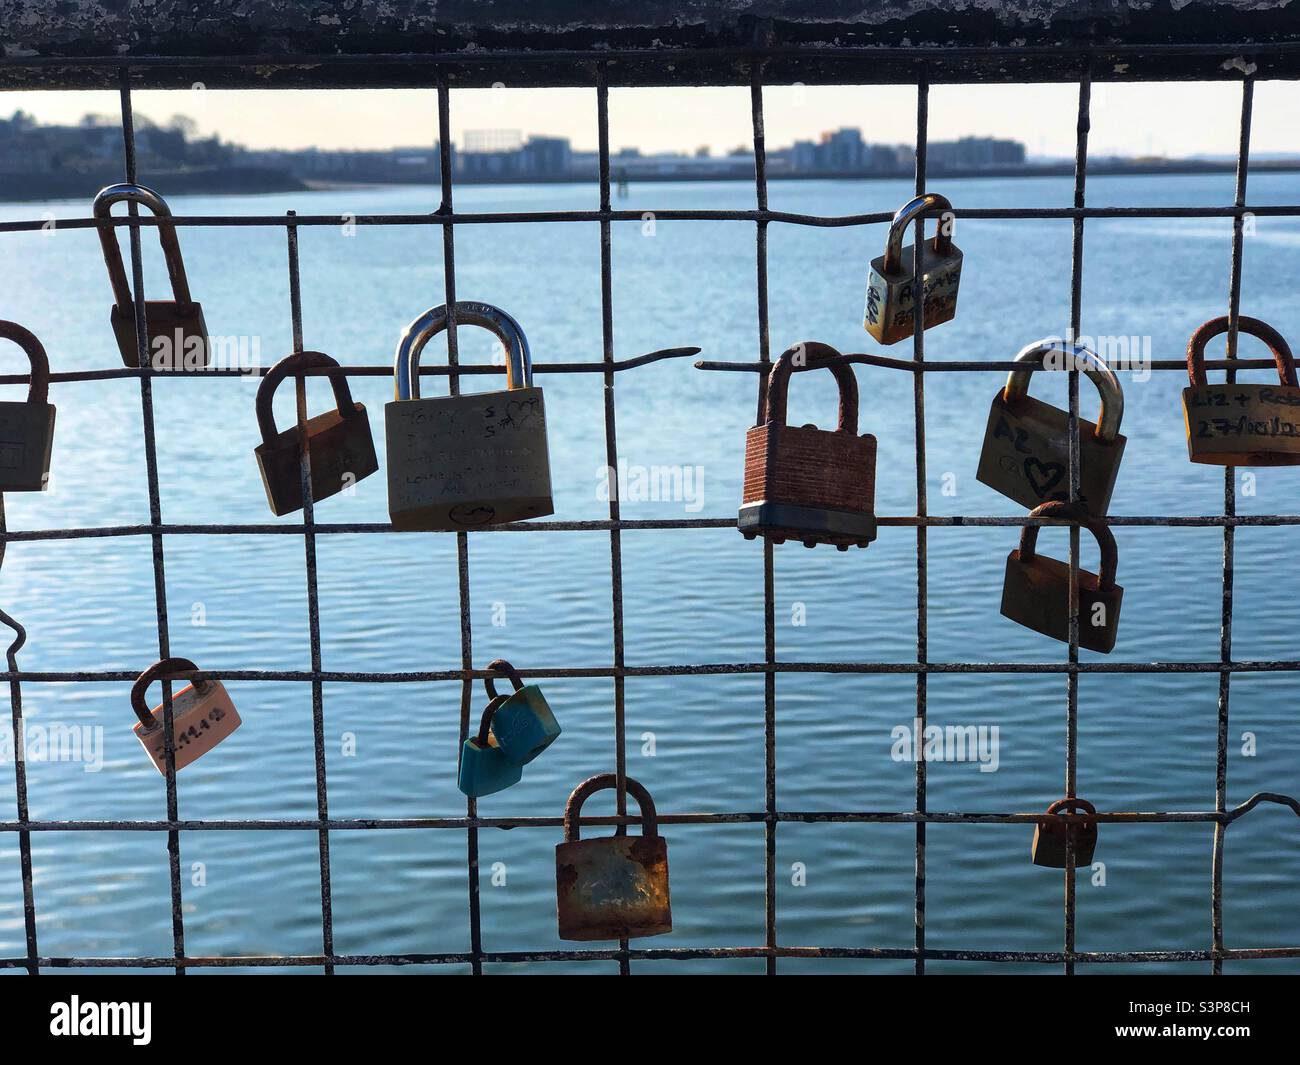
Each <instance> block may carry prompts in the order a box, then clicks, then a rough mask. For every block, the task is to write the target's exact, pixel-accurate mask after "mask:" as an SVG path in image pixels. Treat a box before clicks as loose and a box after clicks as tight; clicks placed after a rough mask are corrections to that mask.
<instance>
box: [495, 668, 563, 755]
mask: <svg viewBox="0 0 1300 1065" xmlns="http://www.w3.org/2000/svg"><path fill="white" fill-rule="evenodd" d="M559 734H560V723H559V722H558V721H556V720H555V715H554V714H553V713H551V708H550V706H549V705H548V704H547V702H546V696H544V695H543V694H542V689H541V688H539V687H538V686H537V685H536V684H526V685H524V686H523V687H522V688H520V689H519V690H518V691H516V692H515V693H514V694H512V695H510V696H508V697H507V698H506V701H505V702H503V703H502V704H501V705H500V706H498V707H497V709H496V713H494V714H493V715H492V735H493V736H494V737H495V738H496V741H497V746H498V747H499V748H500V749H501V754H502V755H503V756H504V757H505V759H506V761H508V762H512V763H514V764H515V765H519V766H524V765H527V764H528V763H529V762H531V761H532V760H533V759H534V758H536V757H537V756H538V755H539V754H541V753H542V752H543V751H544V750H546V748H547V747H549V746H550V745H551V744H552V743H554V742H555V739H556V737H557V736H559Z"/></svg>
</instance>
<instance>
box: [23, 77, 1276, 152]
mask: <svg viewBox="0 0 1300 1065" xmlns="http://www.w3.org/2000/svg"><path fill="white" fill-rule="evenodd" d="M1092 97H1093V99H1092V133H1091V140H1090V152H1091V153H1092V154H1093V155H1098V156H1100V155H1108V154H1117V155H1141V154H1156V155H1168V156H1180V155H1231V154H1235V152H1236V146H1237V126H1238V122H1239V118H1240V108H1241V85H1240V83H1236V82H1196V83H1184V84H1175V83H1152V84H1145V85H1140V84H1108V83H1098V84H1096V85H1094V86H1093V94H1092ZM134 101H135V108H136V111H137V112H138V113H140V114H143V115H146V116H148V117H149V118H151V119H153V120H154V121H157V122H160V123H162V122H166V121H167V120H168V119H170V118H171V116H172V115H174V114H177V113H182V114H187V115H189V116H190V117H191V118H193V119H194V120H195V121H196V122H197V123H198V126H199V131H200V133H202V134H210V133H219V134H220V135H221V136H222V137H223V138H224V139H227V140H233V141H236V142H239V143H242V144H245V145H247V146H248V147H250V148H304V147H310V146H313V145H315V146H317V147H321V148H388V147H394V146H404V147H405V146H413V145H420V144H427V143H430V142H432V141H433V140H434V139H435V138H436V136H437V110H436V100H435V94H434V93H433V91H432V90H411V89H403V90H317V91H289V90H255V91H242V92H234V91H223V90H205V89H202V88H195V89H190V90H175V91H152V92H137V93H135V94H134ZM1077 101H1078V88H1077V86H1076V85H1066V84H1062V85H936V86H933V87H932V88H931V90H930V136H931V138H932V139H934V140H947V139H952V138H956V137H959V136H962V135H966V134H971V135H977V136H1002V137H1014V138H1016V139H1019V140H1023V141H1024V142H1025V143H1026V145H1027V146H1028V148H1029V152H1030V154H1031V155H1053V156H1068V155H1072V154H1073V151H1074V126H1075V115H1076V108H1077ZM764 103H765V111H766V117H767V143H768V147H769V148H772V149H775V148H782V147H785V146H787V145H789V144H790V142H791V141H794V140H796V139H808V138H813V139H815V138H816V137H817V135H818V134H820V133H821V132H822V131H824V130H830V129H836V128H838V127H840V126H858V127H860V128H861V129H862V131H863V135H864V137H865V138H866V139H867V140H868V141H875V142H883V143H908V144H910V143H911V142H912V139H913V134H914V128H915V114H916V91H915V89H914V88H912V87H907V86H904V87H896V86H867V87H858V88H844V87H838V86H835V87H822V86H812V87H804V86H798V85H796V86H768V87H766V88H765V89H764ZM19 108H21V109H22V110H25V111H28V112H31V113H32V114H34V115H35V116H36V117H37V118H38V119H39V120H40V121H43V122H75V121H76V120H77V119H79V118H80V117H81V116H82V115H83V114H85V113H86V112H97V113H101V114H107V115H114V116H115V115H116V114H117V113H118V96H117V93H115V92H8V93H4V94H3V95H2V96H0V114H2V115H4V116H6V117H7V116H8V115H10V114H11V113H12V112H13V111H14V110H16V109H19ZM451 116H452V132H453V141H455V142H457V143H459V142H461V140H462V139H463V136H464V132H465V131H466V130H476V129H515V130H520V131H521V132H522V133H524V134H525V135H527V134H531V133H537V134H553V135H557V136H564V137H568V138H570V140H572V142H573V144H574V147H575V148H578V149H594V148H595V146H596V105H595V93H594V91H592V90H588V89H510V88H508V87H499V88H495V89H458V90H453V92H452V99H451ZM610 144H611V147H612V148H613V149H614V150H617V149H619V148H620V147H624V146H627V147H632V146H637V147H640V148H642V149H643V150H645V151H671V150H683V151H694V150H695V149H696V148H698V147H700V146H702V145H708V146H709V147H710V148H711V149H713V151H714V152H725V151H727V150H729V149H731V148H734V147H737V146H739V145H742V144H743V145H746V146H747V145H749V144H750V118H749V90H748V88H747V87H737V88H703V89H701V88H693V89H688V88H669V89H611V90H610ZM1251 146H1252V150H1253V151H1254V152H1256V153H1268V152H1300V85H1297V84H1295V83H1287V82H1261V83H1258V84H1257V85H1256V88H1255V106H1254V121H1253V132H1252V139H1251Z"/></svg>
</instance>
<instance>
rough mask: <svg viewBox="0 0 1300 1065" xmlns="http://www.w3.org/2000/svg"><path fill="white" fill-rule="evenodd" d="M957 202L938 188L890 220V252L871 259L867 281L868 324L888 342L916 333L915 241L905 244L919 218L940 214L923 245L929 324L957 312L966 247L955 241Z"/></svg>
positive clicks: (922, 267)
mask: <svg viewBox="0 0 1300 1065" xmlns="http://www.w3.org/2000/svg"><path fill="white" fill-rule="evenodd" d="M951 212H952V204H950V203H949V202H948V200H947V198H946V197H944V196H940V195H939V194H938V193H934V192H927V193H925V194H924V195H921V196H917V197H916V198H915V199H913V200H909V201H908V202H907V203H905V204H903V206H902V207H900V208H899V209H898V211H897V212H895V214H894V220H893V221H892V222H891V223H890V225H889V238H888V240H887V242H886V244H885V254H884V255H881V256H879V257H878V258H876V259H873V260H872V261H871V277H870V279H869V280H868V281H867V307H866V311H865V312H864V314H863V320H862V326H863V328H864V329H866V331H867V332H868V333H870V334H871V335H872V336H873V337H875V338H876V339H877V340H878V341H880V343H882V344H896V343H898V341H900V340H905V339H907V338H908V337H910V336H911V335H912V333H913V332H915V329H916V323H915V322H914V321H913V318H914V317H915V313H916V308H915V307H913V303H914V302H915V295H914V293H913V291H912V289H913V285H912V279H913V278H914V277H915V276H916V275H915V273H914V269H913V258H912V257H913V245H910V244H909V245H908V246H907V247H906V248H905V247H903V239H904V238H905V237H906V236H907V228H908V226H910V225H911V224H912V223H913V222H915V221H916V220H917V219H918V218H925V217H927V216H929V215H934V214H937V215H939V216H940V217H939V227H938V229H937V231H936V232H935V234H934V241H933V242H932V243H924V244H922V245H921V248H920V252H921V254H920V260H921V261H920V263H919V266H920V270H921V286H922V290H923V293H924V296H925V322H924V325H923V328H924V329H931V328H933V327H934V326H936V325H941V324H942V323H944V322H947V321H949V320H950V319H951V318H952V317H953V315H955V314H956V313H957V286H958V285H959V284H960V283H961V249H960V248H958V247H957V245H955V244H954V243H953V242H952V229H953V222H954V219H953V216H952V213H951Z"/></svg>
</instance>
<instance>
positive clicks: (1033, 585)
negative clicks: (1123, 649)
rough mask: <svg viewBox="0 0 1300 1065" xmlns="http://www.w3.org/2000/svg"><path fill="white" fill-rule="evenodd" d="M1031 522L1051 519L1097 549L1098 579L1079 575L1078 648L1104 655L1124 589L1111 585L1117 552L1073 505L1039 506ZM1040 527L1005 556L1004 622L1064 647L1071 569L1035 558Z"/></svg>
mask: <svg viewBox="0 0 1300 1065" xmlns="http://www.w3.org/2000/svg"><path fill="white" fill-rule="evenodd" d="M1029 516H1030V517H1031V518H1052V519H1054V520H1057V521H1065V522H1069V523H1070V524H1071V525H1078V526H1080V527H1082V528H1086V529H1089V530H1090V531H1091V532H1092V534H1093V535H1094V536H1095V537H1096V538H1097V544H1098V546H1099V547H1100V548H1101V573H1100V574H1097V573H1090V572H1088V571H1087V570H1085V569H1080V570H1079V646H1080V647H1086V648H1088V650H1090V651H1100V652H1101V653H1102V654H1108V653H1109V652H1110V651H1112V650H1113V649H1114V647H1115V635H1116V633H1117V632H1118V631H1119V607H1120V602H1121V600H1122V599H1123V598H1124V589H1123V588H1121V587H1120V586H1119V585H1118V584H1116V583H1115V570H1116V568H1117V567H1118V565H1119V551H1118V549H1117V548H1116V546H1115V537H1114V536H1112V535H1111V531H1110V529H1109V527H1107V525H1106V523H1105V522H1104V521H1102V520H1101V519H1099V518H1097V517H1096V516H1094V515H1092V514H1089V513H1088V512H1087V511H1086V510H1084V509H1083V508H1082V507H1080V506H1077V505H1075V504H1072V503H1061V502H1050V503H1043V504H1042V505H1041V506H1038V507H1035V508H1034V509H1033V510H1032V511H1030V513H1029ZM1038 528H1039V527H1038V526H1037V525H1026V526H1024V527H1023V528H1022V529H1021V531H1020V547H1019V549H1018V550H1015V551H1012V552H1011V554H1009V555H1008V556H1007V571H1006V578H1005V580H1004V582H1003V585H1002V616H1003V617H1005V618H1010V619H1011V620H1012V621H1014V622H1016V623H1017V624H1019V625H1024V626H1025V627H1026V628H1029V629H1033V630H1034V631H1035V632H1041V633H1042V634H1043V635H1044V636H1050V637H1052V639H1054V640H1060V641H1061V642H1062V643H1065V642H1067V641H1068V640H1069V638H1070V636H1069V632H1070V567H1069V565H1068V564H1066V563H1064V562H1061V561H1060V560H1059V559H1055V558H1046V557H1044V556H1043V555H1040V554H1037V553H1036V552H1035V547H1036V545H1037V542H1038Z"/></svg>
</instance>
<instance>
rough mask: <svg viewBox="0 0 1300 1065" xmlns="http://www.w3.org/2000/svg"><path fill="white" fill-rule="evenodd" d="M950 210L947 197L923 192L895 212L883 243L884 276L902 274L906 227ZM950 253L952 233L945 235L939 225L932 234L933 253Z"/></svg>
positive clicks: (950, 205) (941, 226)
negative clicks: (919, 219) (929, 216)
mask: <svg viewBox="0 0 1300 1065" xmlns="http://www.w3.org/2000/svg"><path fill="white" fill-rule="evenodd" d="M951 210H952V204H951V203H949V202H948V197H946V196H940V195H939V194H938V193H937V192H925V193H922V194H921V195H920V196H917V197H915V198H914V199H911V200H908V201H907V203H905V204H903V206H902V207H900V208H899V209H898V210H897V211H895V212H894V220H893V221H892V222H890V223H889V238H888V240H886V242H885V263H884V272H885V273H886V274H901V273H902V272H903V239H904V238H905V237H906V236H907V227H908V226H910V225H911V224H912V223H913V222H915V221H916V220H917V219H918V218H925V217H926V216H928V215H932V214H943V212H945V211H951ZM951 251H952V233H945V232H944V231H943V225H942V223H941V224H940V225H939V228H938V229H936V230H935V233H934V253H935V254H936V255H948V254H949V253H950V252H951ZM909 265H910V264H909Z"/></svg>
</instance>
